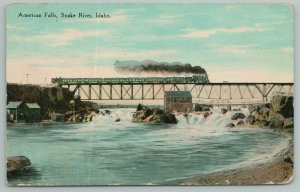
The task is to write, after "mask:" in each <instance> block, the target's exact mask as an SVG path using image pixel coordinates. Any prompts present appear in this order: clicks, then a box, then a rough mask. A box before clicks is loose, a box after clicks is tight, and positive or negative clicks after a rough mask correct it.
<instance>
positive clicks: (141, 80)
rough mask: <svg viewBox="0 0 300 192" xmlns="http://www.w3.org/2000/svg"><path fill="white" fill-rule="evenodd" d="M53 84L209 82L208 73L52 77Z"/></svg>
mask: <svg viewBox="0 0 300 192" xmlns="http://www.w3.org/2000/svg"><path fill="white" fill-rule="evenodd" d="M52 83H53V84H63V85H74V84H127V83H128V84H132V83H136V84H152V83H209V80H208V75H206V74H201V75H193V76H190V77H127V78H62V77H58V78H52Z"/></svg>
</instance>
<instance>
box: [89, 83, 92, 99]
mask: <svg viewBox="0 0 300 192" xmlns="http://www.w3.org/2000/svg"><path fill="white" fill-rule="evenodd" d="M91 99H92V85H89V100H91Z"/></svg>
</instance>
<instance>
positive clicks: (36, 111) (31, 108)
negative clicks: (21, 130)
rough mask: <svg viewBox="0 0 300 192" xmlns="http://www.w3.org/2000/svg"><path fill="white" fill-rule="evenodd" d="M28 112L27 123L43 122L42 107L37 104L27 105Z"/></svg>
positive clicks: (26, 115) (26, 114)
mask: <svg viewBox="0 0 300 192" xmlns="http://www.w3.org/2000/svg"><path fill="white" fill-rule="evenodd" d="M26 106H27V111H26V113H25V121H26V123H34V122H40V121H41V107H40V106H39V105H38V104H37V103H26Z"/></svg>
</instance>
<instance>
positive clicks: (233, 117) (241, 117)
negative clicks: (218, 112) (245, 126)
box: [231, 113, 246, 120]
mask: <svg viewBox="0 0 300 192" xmlns="http://www.w3.org/2000/svg"><path fill="white" fill-rule="evenodd" d="M245 117H246V116H245V115H244V113H236V114H234V115H233V116H232V117H231V119H232V120H237V119H244V118H245Z"/></svg>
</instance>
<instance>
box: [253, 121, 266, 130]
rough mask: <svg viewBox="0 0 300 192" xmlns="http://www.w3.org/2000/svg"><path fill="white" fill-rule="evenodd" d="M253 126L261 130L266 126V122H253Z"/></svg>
mask: <svg viewBox="0 0 300 192" xmlns="http://www.w3.org/2000/svg"><path fill="white" fill-rule="evenodd" d="M253 125H254V126H256V127H261V128H262V127H265V126H268V122H267V121H265V120H263V121H255V122H254V123H253Z"/></svg>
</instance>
